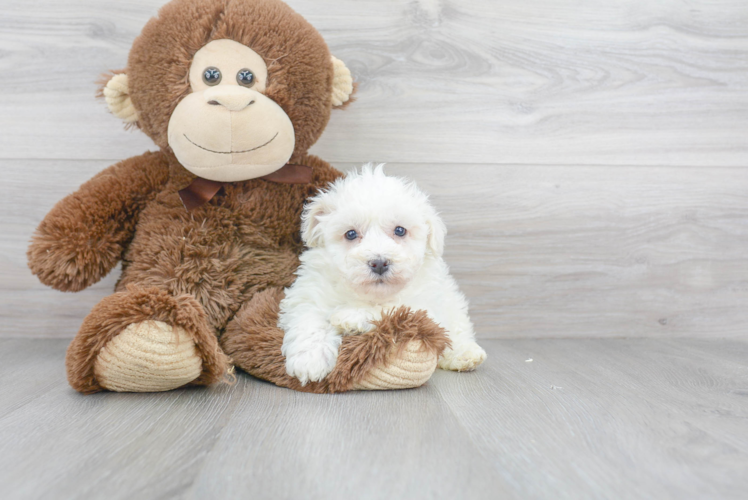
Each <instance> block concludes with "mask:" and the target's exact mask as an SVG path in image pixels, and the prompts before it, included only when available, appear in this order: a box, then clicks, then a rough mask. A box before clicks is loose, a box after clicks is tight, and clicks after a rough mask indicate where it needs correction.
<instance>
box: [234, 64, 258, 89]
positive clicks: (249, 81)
mask: <svg viewBox="0 0 748 500" xmlns="http://www.w3.org/2000/svg"><path fill="white" fill-rule="evenodd" d="M236 82H237V83H238V84H239V85H243V86H245V87H251V86H252V85H254V84H255V74H254V73H252V71H251V70H248V69H247V68H244V69H242V70H239V72H238V73H237V74H236Z"/></svg>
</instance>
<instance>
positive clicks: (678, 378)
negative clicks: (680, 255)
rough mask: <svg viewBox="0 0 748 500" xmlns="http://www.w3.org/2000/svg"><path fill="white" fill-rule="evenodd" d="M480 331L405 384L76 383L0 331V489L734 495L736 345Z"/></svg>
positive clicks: (745, 448) (40, 344)
mask: <svg viewBox="0 0 748 500" xmlns="http://www.w3.org/2000/svg"><path fill="white" fill-rule="evenodd" d="M484 346H485V347H486V350H487V351H488V354H489V358H488V360H487V362H486V364H484V365H483V366H481V367H480V368H479V369H478V371H476V372H474V373H463V374H457V373H451V372H443V371H437V373H436V375H435V376H434V378H432V379H431V381H430V382H429V383H428V385H426V386H424V387H422V388H420V389H415V390H409V391H395V392H377V393H365V392H361V393H351V394H340V395H332V396H331V395H311V394H300V393H295V392H293V391H289V390H286V389H281V388H278V387H274V386H272V385H269V384H267V383H264V382H260V381H257V380H255V379H252V378H250V377H248V376H245V375H240V376H239V381H238V383H237V384H236V385H234V386H226V385H223V386H216V387H212V388H208V389H187V390H180V391H175V392H170V393H164V394H113V393H102V394H97V395H93V396H81V395H80V394H77V393H75V392H74V391H72V389H70V388H69V387H67V386H66V384H65V381H64V377H63V376H62V372H63V369H62V368H63V367H62V364H63V359H62V354H63V351H64V347H65V341H61V340H33V339H16V340H0V361H1V362H0V379H2V380H3V381H4V382H5V383H4V384H2V387H0V484H2V486H3V498H6V499H9V500H13V499H17V498H19V499H20V498H24V499H36V498H50V497H55V498H91V499H97V498H106V499H118V498H136V497H137V498H143V499H150V498H159V499H160V498H228V497H240V498H257V499H264V498H309V499H317V498H320V499H322V498H324V499H337V498H363V499H369V498H413V499H428V498H471V499H482V498H486V499H495V498H559V499H567V498H568V499H588V498H589V499H608V498H611V499H618V498H658V499H690V498H724V499H731V498H735V499H738V498H744V493H745V491H746V488H747V487H748V477H746V475H745V474H744V471H745V470H746V468H748V425H747V424H748V397H747V395H748V391H747V390H746V388H747V387H748V361H747V360H748V343H746V342H744V341H743V342H737V341H725V340H718V341H714V340H692V339H684V340H662V339H639V340H612V339H584V340H578V339H577V340H571V339H566V340H501V341H498V340H487V341H484ZM529 358H532V359H533V361H532V362H531V363H528V362H526V361H525V360H527V359H529ZM32 365H33V366H34V367H35V368H36V371H35V372H34V374H32V373H31V372H30V371H28V369H27V368H28V367H29V366H32ZM8 386H14V388H12V389H10V390H9V388H8Z"/></svg>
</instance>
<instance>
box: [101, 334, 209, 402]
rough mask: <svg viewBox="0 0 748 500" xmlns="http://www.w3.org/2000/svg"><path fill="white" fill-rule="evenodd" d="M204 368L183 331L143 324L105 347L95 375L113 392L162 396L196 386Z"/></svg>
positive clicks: (117, 337) (114, 339)
mask: <svg viewBox="0 0 748 500" xmlns="http://www.w3.org/2000/svg"><path fill="white" fill-rule="evenodd" d="M202 367H203V361H202V358H201V357H200V355H199V354H198V353H197V350H196V349H195V343H194V342H193V341H192V338H191V337H190V336H189V335H188V334H187V332H185V331H184V329H183V328H180V327H172V326H171V325H169V324H167V323H163V322H161V321H143V322H140V323H133V324H131V325H129V326H128V327H127V328H125V329H124V330H123V331H122V333H120V334H119V335H117V336H116V337H114V338H113V339H112V340H111V341H109V343H108V344H107V345H106V346H104V348H103V349H102V350H101V352H100V353H99V357H98V358H97V359H96V364H95V366H94V374H95V376H96V379H97V380H98V381H99V383H100V384H101V386H102V387H104V388H106V389H109V390H110V391H117V392H160V391H169V390H171V389H176V388H177V387H181V386H183V385H185V384H187V383H189V382H192V381H193V380H195V379H196V378H197V377H199V376H200V373H201V372H202Z"/></svg>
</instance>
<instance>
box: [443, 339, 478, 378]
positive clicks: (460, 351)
mask: <svg viewBox="0 0 748 500" xmlns="http://www.w3.org/2000/svg"><path fill="white" fill-rule="evenodd" d="M485 360H486V351H484V350H483V348H482V347H481V346H479V345H478V344H476V343H475V342H463V343H454V341H453V346H452V348H451V349H446V350H445V351H444V353H443V354H442V355H441V357H440V358H439V368H441V369H442V370H453V371H457V372H469V371H472V370H475V369H476V368H477V367H478V365H480V364H481V363H483V361H485Z"/></svg>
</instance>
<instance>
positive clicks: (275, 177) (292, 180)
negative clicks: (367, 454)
mask: <svg viewBox="0 0 748 500" xmlns="http://www.w3.org/2000/svg"><path fill="white" fill-rule="evenodd" d="M260 179H264V180H266V181H270V182H279V183H282V184H309V183H310V182H312V167H309V166H307V165H296V164H294V163H287V164H286V165H284V166H282V167H281V168H279V169H278V170H276V171H275V172H272V173H270V174H268V175H265V176H263V177H260ZM226 184H228V182H218V181H211V180H208V179H203V178H202V177H196V178H195V180H194V181H192V183H190V185H189V186H187V187H186V188H184V189H181V190H180V191H179V197H180V198H181V199H182V204H183V205H184V208H186V209H187V211H188V212H189V211H192V210H194V209H196V208H197V207H201V206H203V205H205V204H206V203H208V202H209V201H210V200H211V199H213V197H214V196H215V195H216V193H218V191H220V190H221V188H222V187H223V186H225V185H226Z"/></svg>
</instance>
